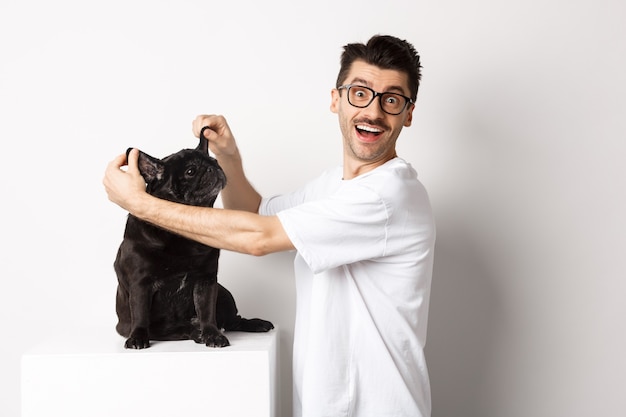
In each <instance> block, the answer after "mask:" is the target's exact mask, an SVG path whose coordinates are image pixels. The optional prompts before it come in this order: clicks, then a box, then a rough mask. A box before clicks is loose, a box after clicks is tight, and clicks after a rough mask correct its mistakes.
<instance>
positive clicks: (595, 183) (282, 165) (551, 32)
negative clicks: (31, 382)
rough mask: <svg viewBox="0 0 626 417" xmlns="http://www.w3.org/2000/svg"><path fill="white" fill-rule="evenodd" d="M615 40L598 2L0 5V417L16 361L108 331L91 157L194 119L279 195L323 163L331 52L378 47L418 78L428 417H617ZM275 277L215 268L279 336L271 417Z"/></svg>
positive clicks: (330, 142)
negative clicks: (429, 264) (403, 50)
mask: <svg viewBox="0 0 626 417" xmlns="http://www.w3.org/2000/svg"><path fill="white" fill-rule="evenodd" d="M625 21H626V5H625V3H624V2H622V1H619V0H615V1H611V0H574V1H571V0H570V1H565V0H563V1H559V0H524V1H522V0H516V1H512V0H510V1H500V0H477V1H473V2H464V1H451V0H442V1H438V2H425V1H400V0H386V1H384V2H380V1H372V0H358V1H353V0H350V1H342V2H338V1H332V2H331V1H325V0H317V1H315V2H307V3H299V2H293V1H288V0H282V1H239V2H237V1H232V2H226V1H221V2H217V1H213V2H210V1H171V2H164V1H142V2H137V1H119V0H115V1H106V2H104V1H103V2H87V1H69V0H61V1H54V2H52V1H44V0H39V1H7V0H3V1H2V3H0V139H1V140H2V144H1V145H0V146H1V148H0V149H2V162H1V164H0V191H1V193H2V204H1V207H2V216H1V217H0V222H1V223H0V231H1V232H0V233H1V239H2V251H1V254H2V255H1V256H2V258H1V262H0V277H1V279H2V284H3V285H2V291H1V292H0V297H1V300H2V301H1V302H0V320H1V321H0V329H1V334H2V340H1V344H0V349H1V350H0V382H1V383H2V387H3V388H2V390H1V391H0V415H2V416H17V415H19V361H20V356H21V354H22V352H24V351H25V350H27V349H29V348H30V347H32V346H33V345H34V344H36V343H37V342H38V341H40V340H42V339H45V338H46V337H48V336H50V335H52V334H55V333H57V332H60V331H65V330H66V329H73V330H74V332H75V336H74V337H76V338H80V337H81V332H83V331H84V329H85V328H87V327H88V326H92V325H104V326H107V325H110V326H111V327H113V326H114V325H115V321H116V320H115V313H114V293H115V287H116V277H115V274H114V272H113V269H112V263H113V260H114V257H115V253H116V250H117V247H118V245H119V243H120V241H121V236H122V232H123V228H124V223H125V213H124V212H123V211H122V210H121V209H119V208H118V207H117V206H114V205H113V204H111V203H109V202H108V200H107V199H106V196H105V193H104V191H103V188H102V185H101V179H102V175H103V172H104V169H105V166H106V164H107V163H108V162H109V161H110V160H111V159H113V157H115V156H116V155H118V154H120V153H122V152H124V150H125V149H126V148H127V147H128V146H135V147H139V148H141V149H142V150H144V151H146V152H148V153H150V154H152V155H154V156H158V157H163V156H166V155H168V154H170V153H173V152H176V151H178V150H179V149H181V148H186V147H195V145H196V140H195V139H194V138H193V136H192V134H191V121H192V120H193V118H194V117H195V116H196V115H197V114H200V113H221V114H224V115H225V116H226V117H227V119H228V121H229V123H230V125H231V127H232V129H233V131H234V133H235V135H236V137H237V139H238V142H239V146H240V148H241V151H242V153H243V157H244V162H245V168H246V171H247V173H248V175H249V177H250V178H251V179H252V181H253V183H254V185H255V186H256V187H257V188H258V190H259V191H260V192H261V193H262V194H264V195H271V194H275V193H281V192H286V191H290V190H292V189H293V188H295V187H297V186H298V185H301V184H302V183H303V182H304V181H306V180H308V179H310V178H312V177H313V176H315V175H316V174H318V173H319V172H320V171H321V170H323V169H326V168H328V167H330V166H333V165H335V164H337V163H338V162H339V161H340V152H341V145H340V142H341V139H340V134H339V129H338V126H337V121H336V116H335V115H334V114H332V113H331V112H330V111H329V104H330V90H331V88H332V87H333V85H334V82H335V77H336V74H337V71H338V69H339V63H338V61H339V55H340V53H341V46H343V45H344V44H345V43H348V42H354V41H366V40H367V39H368V38H369V37H370V36H371V35H373V34H376V33H385V34H393V35H396V36H399V37H402V38H406V39H408V40H409V41H411V42H412V43H414V45H415V46H416V48H417V49H418V51H419V52H420V53H421V55H422V59H423V65H424V70H423V71H424V76H423V84H422V88H421V90H420V94H419V97H418V103H417V108H416V110H415V113H414V125H413V126H412V127H410V128H409V129H405V131H404V132H403V134H402V136H401V138H400V141H399V153H400V156H402V157H404V158H405V159H407V160H409V161H410V162H411V163H412V164H413V165H414V166H415V167H416V169H417V170H418V172H419V175H420V178H421V180H422V181H423V183H424V184H425V185H426V186H427V188H428V189H429V191H430V195H431V199H432V203H433V206H434V209H435V212H436V216H437V224H438V241H437V253H436V264H435V274H434V283H433V293H432V302H431V309H430V313H431V314H430V326H429V340H428V344H427V358H428V361H429V366H430V373H431V380H432V389H433V406H434V411H433V416H434V417H455V416H458V417H517V416H519V417H527V416H533V417H554V416H568V417H577V416H580V417H582V416H590V415H595V416H604V417H612V416H623V413H624V409H626V399H625V398H626V397H624V395H623V394H624V388H625V386H624V380H625V377H626V357H625V355H626V349H624V346H626V302H625V295H626V280H625V278H626V256H625V254H624V250H625V248H626V239H625V237H624V236H625V233H626V220H625V217H624V213H626V163H625V162H624V159H625V157H626V143H625V141H626V98H625V97H626V77H625V75H624V74H625V72H626V70H625V67H626V45H625V39H626V29H625V28H626V25H625V24H624V22H625ZM292 256H293V255H292V254H289V253H285V254H276V255H272V256H268V257H265V258H253V257H248V256H244V255H240V254H233V253H223V255H222V260H221V271H220V280H221V281H222V282H223V283H224V284H225V285H226V286H227V287H229V288H230V289H231V291H232V292H233V293H234V295H235V297H236V299H237V301H238V304H239V308H240V311H241V313H242V314H243V315H245V316H261V317H264V318H267V319H270V320H272V321H274V322H275V323H276V324H277V325H279V326H280V328H281V331H282V333H281V340H280V349H281V354H282V364H283V366H282V378H281V379H282V410H283V414H282V416H283V417H288V416H289V410H290V403H291V399H290V393H291V380H290V376H289V375H290V368H289V367H290V365H289V362H290V354H291V338H292V334H293V332H292V326H293V312H294V285H293V279H292V269H291V268H292V265H291V262H292ZM68 343H71V340H70V341H68ZM329 343H332V341H329Z"/></svg>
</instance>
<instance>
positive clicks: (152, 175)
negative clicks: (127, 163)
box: [126, 148, 165, 183]
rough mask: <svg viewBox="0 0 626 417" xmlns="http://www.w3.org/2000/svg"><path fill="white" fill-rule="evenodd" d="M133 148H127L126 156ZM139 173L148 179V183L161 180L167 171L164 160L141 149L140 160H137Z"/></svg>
mask: <svg viewBox="0 0 626 417" xmlns="http://www.w3.org/2000/svg"><path fill="white" fill-rule="evenodd" d="M132 149H133V148H128V149H127V150H126V158H128V154H129V153H130V151H131V150H132ZM137 165H138V168H139V173H140V174H141V176H142V177H143V179H144V180H146V182H147V183H151V182H152V181H154V180H160V179H161V178H162V177H163V172H164V171H165V165H164V164H163V161H161V160H160V159H157V158H155V157H153V156H150V155H148V154H147V153H145V152H142V151H139V161H138V162H137Z"/></svg>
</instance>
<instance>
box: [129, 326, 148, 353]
mask: <svg viewBox="0 0 626 417" xmlns="http://www.w3.org/2000/svg"><path fill="white" fill-rule="evenodd" d="M124 347H125V348H126V349H145V348H149V347H150V338H149V337H148V331H147V330H145V329H137V330H135V331H133V332H132V333H131V334H130V337H129V338H128V339H127V340H126V343H125V344H124Z"/></svg>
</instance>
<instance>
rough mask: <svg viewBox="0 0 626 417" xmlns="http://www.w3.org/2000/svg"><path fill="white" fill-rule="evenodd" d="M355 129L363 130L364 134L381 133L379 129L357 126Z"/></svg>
mask: <svg viewBox="0 0 626 417" xmlns="http://www.w3.org/2000/svg"><path fill="white" fill-rule="evenodd" d="M356 128H357V129H359V130H365V131H366V132H372V133H380V132H382V130H381V129H377V128H375V127H370V126H363V125H358V126H357V127H356Z"/></svg>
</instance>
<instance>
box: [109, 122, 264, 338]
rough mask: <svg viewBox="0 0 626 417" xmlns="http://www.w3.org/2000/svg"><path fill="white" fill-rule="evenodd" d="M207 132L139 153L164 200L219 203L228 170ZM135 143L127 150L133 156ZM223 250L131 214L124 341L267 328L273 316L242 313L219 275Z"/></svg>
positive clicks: (120, 262)
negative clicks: (184, 145) (158, 154)
mask: <svg viewBox="0 0 626 417" xmlns="http://www.w3.org/2000/svg"><path fill="white" fill-rule="evenodd" d="M203 136H204V135H203V132H202V133H201V135H200V143H199V144H198V146H197V148H196V149H183V150H181V151H179V152H177V153H175V154H172V155H170V156H168V157H166V158H163V159H157V158H154V157H152V156H150V155H148V154H146V153H144V152H141V151H140V152H139V164H138V165H139V172H140V173H141V175H142V176H143V178H144V180H145V182H146V191H147V192H148V193H149V194H151V195H153V196H155V197H159V198H162V199H166V200H170V201H174V202H177V203H183V204H187V205H193V206H202V207H213V204H214V203H215V200H216V198H217V196H218V194H219V192H220V191H221V190H222V188H223V187H224V186H225V185H226V176H225V174H224V171H222V169H221V168H220V166H219V165H218V163H217V161H216V160H215V159H214V158H212V157H211V156H209V153H208V141H207V140H206V139H204V137H203ZM129 152H130V148H129V149H128V151H127V155H128V153H129ZM219 255H220V251H219V249H216V248H213V247H209V246H206V245H203V244H201V243H198V242H196V241H193V240H189V239H187V238H184V237H182V236H179V235H177V234H174V233H171V232H169V231H167V230H165V229H162V228H160V227H158V226H155V225H152V224H150V223H147V222H145V221H142V220H140V219H138V218H137V217H135V216H133V215H131V214H129V215H128V218H127V221H126V229H125V231H124V238H123V240H122V243H121V244H120V247H119V250H118V252H117V257H116V259H115V262H114V269H115V272H116V274H117V279H118V286H117V295H116V312H117V316H118V320H119V322H118V324H117V326H116V330H117V332H118V333H119V334H120V335H122V336H123V337H125V338H127V340H126V342H125V344H124V347H125V348H128V349H144V348H148V347H150V340H188V339H193V340H194V341H195V342H196V343H204V344H205V345H206V346H210V347H224V346H229V345H230V343H229V341H228V338H227V337H226V336H225V335H224V334H223V333H222V331H221V329H224V330H225V331H229V330H230V331H244V332H267V331H269V330H271V329H273V328H274V326H273V324H272V323H271V322H269V321H266V320H262V319H245V318H243V317H241V316H240V315H239V314H238V311H237V306H236V304H235V300H234V298H233V296H232V294H231V293H230V292H229V291H228V290H227V289H226V288H224V287H223V286H222V285H220V284H219V283H218V282H217V270H218V259H219Z"/></svg>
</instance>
